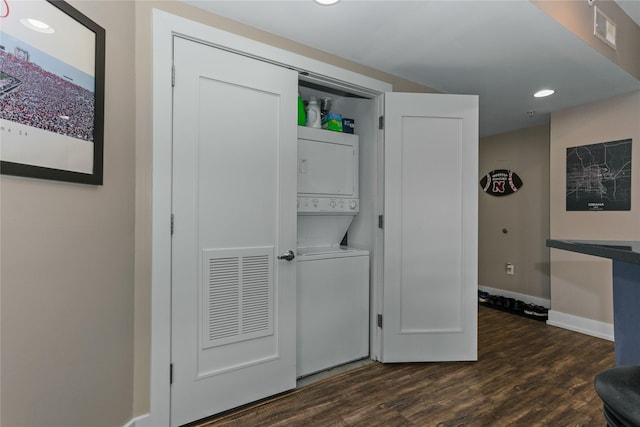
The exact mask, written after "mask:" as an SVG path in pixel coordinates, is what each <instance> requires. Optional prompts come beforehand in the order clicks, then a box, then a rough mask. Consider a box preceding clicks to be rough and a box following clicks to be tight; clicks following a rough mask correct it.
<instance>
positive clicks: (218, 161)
mask: <svg viewBox="0 0 640 427" xmlns="http://www.w3.org/2000/svg"><path fill="white" fill-rule="evenodd" d="M174 66H175V86H174V113H173V129H174V134H173V173H172V177H173V193H172V197H173V200H172V210H173V215H174V232H173V236H172V284H171V286H172V296H171V304H172V312H171V316H172V317H171V324H172V327H171V358H172V366H173V383H172V386H171V425H172V426H177V425H182V424H185V423H187V422H190V421H193V420H196V419H200V418H203V417H206V416H209V415H212V414H215V413H218V412H221V411H224V410H227V409H230V408H233V407H236V406H239V405H242V404H245V403H248V402H251V401H255V400H257V399H260V398H263V397H266V396H269V395H273V394H276V393H279V392H282V391H284V390H287V389H290V388H294V387H295V384H296V383H295V381H296V368H295V367H296V345H295V339H296V329H295V328H296V310H295V307H296V286H295V280H296V273H295V260H294V261H293V262H289V261H287V260H278V259H277V255H279V254H282V253H284V252H286V251H288V250H295V248H296V157H297V156H296V150H297V145H296V144H297V135H296V129H297V127H296V113H295V112H296V108H297V107H296V100H297V73H296V72H294V71H291V70H289V69H285V68H281V67H278V66H275V65H272V64H268V63H265V62H261V61H258V60H254V59H250V58H247V57H244V56H241V55H237V54H234V53H230V52H227V51H223V50H220V49H216V48H214V47H211V46H207V45H204V44H200V43H197V42H194V41H190V40H185V39H182V38H179V37H175V38H174Z"/></svg>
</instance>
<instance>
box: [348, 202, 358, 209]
mask: <svg viewBox="0 0 640 427" xmlns="http://www.w3.org/2000/svg"><path fill="white" fill-rule="evenodd" d="M357 207H358V203H357V202H356V201H355V200H352V201H350V202H349V209H355V208H357Z"/></svg>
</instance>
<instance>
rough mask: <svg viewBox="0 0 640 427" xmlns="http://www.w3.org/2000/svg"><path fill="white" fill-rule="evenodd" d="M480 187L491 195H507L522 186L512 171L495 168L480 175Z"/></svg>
mask: <svg viewBox="0 0 640 427" xmlns="http://www.w3.org/2000/svg"><path fill="white" fill-rule="evenodd" d="M480 187H482V190H483V191H484V192H485V193H487V194H491V195H492V196H507V195H509V194H513V193H515V192H516V191H518V190H519V189H520V187H522V180H521V179H520V177H519V176H518V174H516V173H515V172H513V171H510V170H508V169H496V170H493V171H491V172H489V173H487V174H486V175H485V176H483V177H482V179H481V180H480Z"/></svg>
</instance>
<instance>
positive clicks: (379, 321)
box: [378, 314, 382, 328]
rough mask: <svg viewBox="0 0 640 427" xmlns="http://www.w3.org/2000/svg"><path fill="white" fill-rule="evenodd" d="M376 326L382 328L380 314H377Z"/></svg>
mask: <svg viewBox="0 0 640 427" xmlns="http://www.w3.org/2000/svg"><path fill="white" fill-rule="evenodd" d="M378 328H382V314H378Z"/></svg>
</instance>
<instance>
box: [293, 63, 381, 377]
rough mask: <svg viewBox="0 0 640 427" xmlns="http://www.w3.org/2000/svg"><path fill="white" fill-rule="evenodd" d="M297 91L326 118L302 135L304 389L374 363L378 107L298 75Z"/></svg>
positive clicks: (300, 364)
mask: <svg viewBox="0 0 640 427" xmlns="http://www.w3.org/2000/svg"><path fill="white" fill-rule="evenodd" d="M298 89H299V95H300V97H301V99H302V100H303V102H304V104H305V106H306V105H307V104H308V103H309V102H310V101H311V100H314V101H315V102H316V103H317V104H318V106H319V107H320V109H321V114H322V120H321V122H322V125H321V127H320V128H314V127H312V126H311V123H307V126H299V127H298V164H297V172H298V174H297V180H298V181H297V184H298V200H297V213H298V215H297V220H298V226H297V233H298V234H297V246H298V247H297V281H296V282H297V337H296V343H297V344H296V356H297V369H296V377H297V378H298V385H304V384H307V383H310V382H313V381H314V380H316V379H320V378H323V377H326V376H329V375H332V374H333V373H334V372H339V371H341V370H344V369H347V368H350V367H353V366H358V365H361V364H365V363H368V362H370V361H371V359H370V355H371V350H370V349H371V348H372V347H371V341H372V337H371V334H372V332H373V331H372V330H371V325H372V324H373V323H372V322H373V317H372V314H371V313H373V312H376V310H375V308H374V307H373V306H372V305H373V303H372V298H371V296H372V294H373V288H372V284H373V278H374V277H375V275H376V274H377V272H376V268H375V265H376V262H375V259H376V258H375V255H376V247H375V233H376V232H377V231H376V230H377V215H376V212H377V207H376V197H377V194H378V182H377V180H376V176H377V174H376V168H377V167H378V162H377V160H376V159H377V156H376V150H377V148H376V147H377V134H376V130H377V125H376V124H377V120H378V118H377V111H376V102H375V99H373V98H372V97H370V96H367V95H362V94H357V93H354V92H353V91H351V90H349V89H348V88H344V87H339V86H333V87H329V86H327V85H323V84H319V83H317V82H314V81H313V77H310V76H305V75H301V79H300V81H299V88H298ZM299 124H300V122H299ZM316 126H317V124H316Z"/></svg>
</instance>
